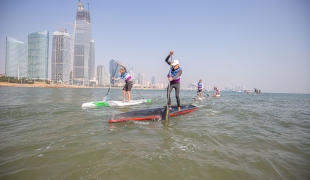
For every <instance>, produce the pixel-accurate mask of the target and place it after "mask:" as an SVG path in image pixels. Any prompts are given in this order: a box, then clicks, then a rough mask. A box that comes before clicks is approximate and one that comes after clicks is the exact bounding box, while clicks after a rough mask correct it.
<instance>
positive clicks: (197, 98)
mask: <svg viewBox="0 0 310 180" xmlns="http://www.w3.org/2000/svg"><path fill="white" fill-rule="evenodd" d="M192 99H193V100H194V101H201V100H203V99H206V97H202V98H201V97H193V98H192Z"/></svg>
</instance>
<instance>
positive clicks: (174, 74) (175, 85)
mask: <svg viewBox="0 0 310 180" xmlns="http://www.w3.org/2000/svg"><path fill="white" fill-rule="evenodd" d="M173 54H174V51H170V53H169V55H168V56H167V58H166V60H165V61H166V62H167V64H168V65H169V66H171V69H170V70H169V72H168V75H167V77H168V80H169V82H170V84H169V85H168V87H167V98H168V106H169V110H171V98H170V94H171V91H172V89H175V98H176V100H177V104H178V111H180V109H181V105H180V97H179V94H180V76H181V74H182V68H180V65H179V61H178V60H176V59H175V60H173V61H172V62H171V61H170V60H169V58H170V56H172V55H173Z"/></svg>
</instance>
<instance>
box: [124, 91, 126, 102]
mask: <svg viewBox="0 0 310 180" xmlns="http://www.w3.org/2000/svg"><path fill="white" fill-rule="evenodd" d="M123 97H124V99H123V102H126V91H125V90H123Z"/></svg>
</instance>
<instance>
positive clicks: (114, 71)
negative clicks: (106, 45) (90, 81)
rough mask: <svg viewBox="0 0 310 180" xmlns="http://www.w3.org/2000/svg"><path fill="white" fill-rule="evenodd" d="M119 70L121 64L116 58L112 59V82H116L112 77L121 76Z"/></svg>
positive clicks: (110, 71) (110, 69) (110, 70)
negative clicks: (118, 63)
mask: <svg viewBox="0 0 310 180" xmlns="http://www.w3.org/2000/svg"><path fill="white" fill-rule="evenodd" d="M119 70H120V66H118V65H117V63H116V61H115V60H114V59H111V60H110V66H109V73H110V82H112V84H114V80H112V77H114V78H117V77H119V76H120V74H119Z"/></svg>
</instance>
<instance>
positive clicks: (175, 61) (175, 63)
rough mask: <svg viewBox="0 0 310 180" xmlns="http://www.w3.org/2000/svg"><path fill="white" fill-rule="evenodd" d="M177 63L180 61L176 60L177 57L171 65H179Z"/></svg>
mask: <svg viewBox="0 0 310 180" xmlns="http://www.w3.org/2000/svg"><path fill="white" fill-rule="evenodd" d="M177 64H179V61H178V60H176V59H175V60H173V61H172V63H171V65H172V66H175V65H177Z"/></svg>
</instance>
